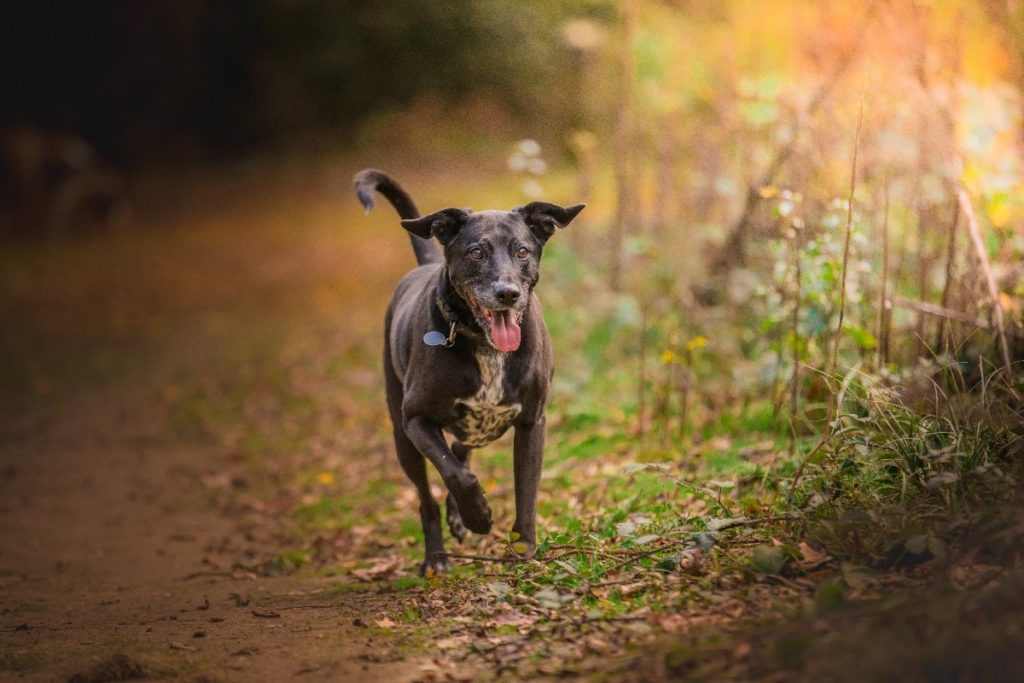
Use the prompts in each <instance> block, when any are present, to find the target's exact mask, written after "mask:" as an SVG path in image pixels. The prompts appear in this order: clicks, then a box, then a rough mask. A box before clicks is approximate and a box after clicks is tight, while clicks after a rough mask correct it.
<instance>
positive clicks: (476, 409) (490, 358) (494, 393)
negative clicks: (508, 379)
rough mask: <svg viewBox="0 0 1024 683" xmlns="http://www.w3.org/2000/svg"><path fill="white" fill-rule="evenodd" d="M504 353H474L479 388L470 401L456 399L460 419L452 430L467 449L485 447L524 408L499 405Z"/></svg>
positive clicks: (500, 433) (502, 396)
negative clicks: (478, 374)
mask: <svg viewBox="0 0 1024 683" xmlns="http://www.w3.org/2000/svg"><path fill="white" fill-rule="evenodd" d="M505 360H506V357H505V354H502V353H496V352H495V353H489V352H483V353H480V354H477V357H476V362H477V365H478V366H479V368H480V388H479V389H478V390H477V392H476V394H474V395H473V396H471V397H470V398H460V399H456V401H455V404H456V408H457V409H458V411H459V413H460V415H461V417H460V418H459V420H458V422H456V423H455V425H453V429H452V430H451V431H452V432H453V433H454V434H455V436H456V437H458V439H459V441H461V442H462V443H463V444H465V445H466V446H471V447H474V448H475V447H478V446H486V445H487V444H489V443H490V442H492V441H494V440H495V439H497V438H498V437H500V436H501V435H502V434H504V433H505V431H506V430H508V428H509V426H510V425H511V424H512V421H513V420H515V419H516V418H517V417H519V413H520V412H521V411H522V409H523V406H522V404H519V403H510V404H504V405H503V404H502V400H503V399H504V398H505V388H504V385H505Z"/></svg>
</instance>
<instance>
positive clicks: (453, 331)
mask: <svg viewBox="0 0 1024 683" xmlns="http://www.w3.org/2000/svg"><path fill="white" fill-rule="evenodd" d="M450 291H451V285H450V284H449V282H448V273H447V272H445V273H444V276H443V277H442V279H441V283H440V286H439V287H438V292H437V299H436V304H437V310H439V311H441V317H443V318H444V321H445V322H446V323H448V335H447V336H445V334H444V333H443V332H438V331H437V330H430V331H429V332H427V333H426V334H424V335H423V343H424V344H426V345H427V346H443V347H445V348H446V349H448V348H451V347H452V346H454V345H455V337H456V336H457V335H458V334H459V333H461V334H464V335H466V336H467V337H471V338H475V337H478V336H479V335H478V334H477V333H476V332H475V331H474V330H472V329H471V328H470V327H469V326H467V325H466V324H465V323H463V322H462V321H461V320H459V315H458V313H456V312H455V309H454V308H453V307H452V305H451V303H450V302H449V301H448V296H447V295H448V293H449V292H450Z"/></svg>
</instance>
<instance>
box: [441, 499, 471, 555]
mask: <svg viewBox="0 0 1024 683" xmlns="http://www.w3.org/2000/svg"><path fill="white" fill-rule="evenodd" d="M444 516H445V519H447V520H448V531H450V532H452V537H453V538H454V539H455V540H456V541H458V542H459V543H460V544H461V543H462V542H463V541H464V540H466V533H467V530H466V525H465V524H463V523H462V515H460V514H459V506H458V504H457V503H456V502H455V499H454V498H453V497H452V494H450V493H449V494H448V498H447V499H446V500H445V502H444Z"/></svg>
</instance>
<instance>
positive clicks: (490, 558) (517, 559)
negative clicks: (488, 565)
mask: <svg viewBox="0 0 1024 683" xmlns="http://www.w3.org/2000/svg"><path fill="white" fill-rule="evenodd" d="M438 555H447V556H448V557H454V558H455V559H457V560H479V561H481V562H508V563H511V564H515V563H516V562H525V561H526V560H527V559H528V558H525V557H496V556H493V555H463V554H460V553H446V552H444V551H441V552H437V553H433V554H432V555H431V557H437V556H438Z"/></svg>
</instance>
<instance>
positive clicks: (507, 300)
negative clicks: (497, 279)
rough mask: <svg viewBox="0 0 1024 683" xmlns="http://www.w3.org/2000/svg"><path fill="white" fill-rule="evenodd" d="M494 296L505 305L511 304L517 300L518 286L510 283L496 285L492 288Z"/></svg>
mask: <svg viewBox="0 0 1024 683" xmlns="http://www.w3.org/2000/svg"><path fill="white" fill-rule="evenodd" d="M494 296H495V297H496V298H497V299H498V301H499V302H501V303H503V304H505V305H506V306H511V305H512V304H514V303H515V302H517V301H519V288H518V287H513V286H512V285H498V286H497V287H496V288H495V289H494Z"/></svg>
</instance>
